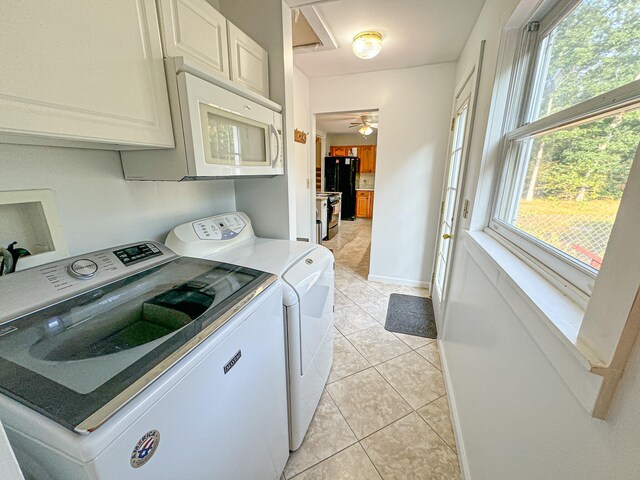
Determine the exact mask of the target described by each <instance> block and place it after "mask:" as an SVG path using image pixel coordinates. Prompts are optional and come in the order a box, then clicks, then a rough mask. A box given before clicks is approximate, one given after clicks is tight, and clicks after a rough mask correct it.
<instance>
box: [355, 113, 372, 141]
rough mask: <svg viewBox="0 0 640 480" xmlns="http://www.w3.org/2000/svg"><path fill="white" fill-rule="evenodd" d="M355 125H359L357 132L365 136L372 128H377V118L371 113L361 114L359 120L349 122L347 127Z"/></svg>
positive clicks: (369, 133)
mask: <svg viewBox="0 0 640 480" xmlns="http://www.w3.org/2000/svg"><path fill="white" fill-rule="evenodd" d="M355 127H359V128H358V132H360V133H361V134H362V135H364V136H365V137H366V136H367V135H371V133H373V129H374V128H375V129H377V128H378V119H377V118H376V117H374V116H373V115H361V116H360V122H351V123H350V125H349V128H355Z"/></svg>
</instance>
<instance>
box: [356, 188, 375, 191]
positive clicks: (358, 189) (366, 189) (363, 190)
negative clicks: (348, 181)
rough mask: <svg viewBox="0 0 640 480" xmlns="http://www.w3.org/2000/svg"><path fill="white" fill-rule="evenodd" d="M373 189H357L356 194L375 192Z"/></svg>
mask: <svg viewBox="0 0 640 480" xmlns="http://www.w3.org/2000/svg"><path fill="white" fill-rule="evenodd" d="M374 190H375V189H373V188H356V192H373V191H374Z"/></svg>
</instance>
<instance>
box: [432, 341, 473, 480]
mask: <svg viewBox="0 0 640 480" xmlns="http://www.w3.org/2000/svg"><path fill="white" fill-rule="evenodd" d="M437 342H438V350H440V363H441V364H442V373H443V376H444V383H445V386H446V389H447V399H448V401H449V410H450V411H451V423H452V424H453V433H454V435H455V437H456V449H457V450H458V463H459V464H460V473H461V474H462V478H463V479H464V480H471V473H469V464H468V462H467V453H466V450H465V448H464V442H463V441H462V431H461V430H460V422H459V420H458V418H459V417H458V408H457V407H456V399H455V395H454V393H453V386H452V385H451V380H450V379H449V367H448V366H447V354H446V352H445V350H444V348H442V347H443V343H442V340H438V341H437Z"/></svg>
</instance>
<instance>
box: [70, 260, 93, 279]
mask: <svg viewBox="0 0 640 480" xmlns="http://www.w3.org/2000/svg"><path fill="white" fill-rule="evenodd" d="M97 272H98V264H97V263H96V262H94V261H93V260H89V259H88V258H81V259H80V260H76V261H75V262H73V263H72V264H71V265H69V273H70V274H71V275H73V276H74V277H76V278H80V279H87V278H91V277H93V276H94V275H95V274H96V273H97Z"/></svg>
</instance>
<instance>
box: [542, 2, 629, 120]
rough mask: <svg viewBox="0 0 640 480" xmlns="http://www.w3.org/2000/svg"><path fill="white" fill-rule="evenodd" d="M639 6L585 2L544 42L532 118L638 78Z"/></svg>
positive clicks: (558, 109) (553, 111)
mask: <svg viewBox="0 0 640 480" xmlns="http://www.w3.org/2000/svg"><path fill="white" fill-rule="evenodd" d="M639 31H640V2H638V0H584V1H582V2H581V3H579V4H578V6H577V7H576V8H575V9H574V10H573V11H572V12H571V13H570V14H569V15H568V16H566V17H565V18H564V19H563V20H562V21H561V22H560V23H559V24H558V25H557V26H556V27H555V28H554V29H553V30H552V31H551V33H550V34H549V35H548V36H547V37H546V39H545V40H544V41H543V42H542V44H541V46H540V48H541V55H540V58H539V61H538V68H539V73H538V80H537V88H536V90H537V92H538V95H537V99H534V103H533V106H532V107H533V108H532V111H531V115H532V119H533V120H535V119H538V118H542V117H546V116H547V115H550V114H552V113H555V112H558V111H560V110H564V109H565V108H568V107H570V106H572V105H576V104H577V103H580V102H582V101H585V100H588V99H590V98H593V97H596V96H598V95H600V94H602V93H605V92H607V91H609V90H613V89H614V88H617V87H621V86H623V85H625V84H627V83H629V82H632V81H634V80H638V79H640V40H639V38H638V32H639Z"/></svg>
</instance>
